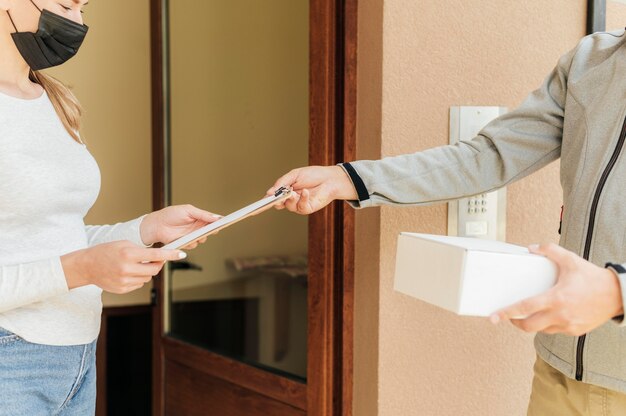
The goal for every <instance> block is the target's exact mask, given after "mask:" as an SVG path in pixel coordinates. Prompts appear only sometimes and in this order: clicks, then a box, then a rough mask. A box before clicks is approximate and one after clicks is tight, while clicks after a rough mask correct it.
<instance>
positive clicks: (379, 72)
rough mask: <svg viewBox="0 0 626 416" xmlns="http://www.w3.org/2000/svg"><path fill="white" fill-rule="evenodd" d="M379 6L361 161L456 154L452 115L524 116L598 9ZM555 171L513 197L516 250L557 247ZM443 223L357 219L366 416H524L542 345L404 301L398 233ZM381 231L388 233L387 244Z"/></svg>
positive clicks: (358, 379) (425, 0)
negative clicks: (493, 111) (496, 111)
mask: <svg viewBox="0 0 626 416" xmlns="http://www.w3.org/2000/svg"><path fill="white" fill-rule="evenodd" d="M381 3H382V1H373V0H372V1H367V0H366V1H362V2H360V4H359V7H360V22H359V23H360V28H359V36H360V43H359V71H360V72H359V78H358V82H359V94H360V97H359V109H358V111H359V124H358V148H359V152H360V154H359V157H378V156H388V155H395V154H400V153H407V152H414V151H419V150H422V149H426V148H430V147H434V146H438V145H444V144H446V143H447V140H448V120H449V118H448V117H449V116H448V114H449V113H448V112H449V107H450V106H454V105H498V106H507V107H509V108H514V107H516V106H517V105H518V104H519V103H520V102H521V101H522V99H523V98H524V97H525V96H526V95H527V94H528V93H529V92H530V91H531V90H532V89H534V88H536V87H538V86H539V85H540V84H541V82H542V81H543V79H544V77H545V76H546V75H547V74H548V72H549V71H550V70H551V69H552V68H553V66H554V65H555V64H556V62H557V60H558V58H559V56H560V55H561V54H563V53H565V52H566V51H567V50H569V49H570V48H572V47H574V46H575V45H576V42H577V41H578V39H579V38H580V37H582V36H583V35H584V30H585V18H586V3H587V2H586V1H584V0H576V1H573V0H552V1H545V0H528V1H523V2H521V1H517V0H440V1H436V2H435V1H429V0H393V1H386V2H384V6H381ZM381 26H382V33H383V34H384V36H383V37H382V48H381V47H380V40H379V38H380V36H381V30H379V27H381ZM380 91H382V93H381V92H380ZM378 94H382V107H380V104H379V103H378V102H376V96H377V95H378ZM378 129H380V139H379V138H378V137H377V136H378V134H379V131H378ZM558 169H559V167H558V164H556V163H555V164H552V165H550V166H549V167H547V168H546V169H543V170H542V171H541V172H538V173H537V174H535V175H532V176H531V177H529V178H527V179H524V180H522V181H521V182H519V183H516V184H514V185H512V186H510V187H509V189H508V191H509V193H508V206H507V209H508V223H507V240H508V241H510V242H513V243H518V244H529V243H534V242H550V241H557V240H558V234H557V229H558V219H559V212H560V207H561V188H560V185H559V179H558ZM446 213H447V207H446V205H437V206H432V207H425V208H403V209H400V208H390V207H385V208H382V209H372V210H369V212H359V213H358V215H357V230H358V233H360V236H364V235H366V234H369V235H370V237H371V240H364V239H363V238H358V239H357V277H356V297H357V299H356V318H355V319H356V323H355V332H356V339H355V404H354V410H355V411H354V414H355V415H357V416H369V415H381V416H387V415H389V416H392V415H393V416H397V415H403V416H409V415H419V416H428V415H436V416H444V415H463V416H473V415H476V416H479V415H480V416H484V415H489V416H499V415H502V416H515V415H523V414H525V409H526V404H527V400H528V395H529V392H530V389H529V387H530V381H531V375H532V372H531V367H532V363H533V360H534V351H533V347H532V336H530V335H528V334H524V333H521V332H520V331H518V330H516V329H514V328H513V327H511V326H510V325H508V324H504V325H500V326H497V327H494V326H492V325H491V324H490V323H488V322H487V321H486V320H485V319H478V318H460V317H457V316H455V315H453V314H451V313H448V312H445V311H443V310H440V309H437V308H435V307H432V306H429V305H427V304H425V303H422V302H419V301H417V300H415V299H412V298H410V297H408V296H404V295H400V294H398V293H395V292H394V291H393V288H392V285H393V272H394V252H395V246H396V236H397V234H398V232H400V231H419V232H426V233H436V234H445V233H446V218H447V217H446ZM372 224H373V225H374V226H376V225H377V224H379V225H380V236H379V237H378V238H377V236H376V233H375V232H372V231H373V230H374V228H372ZM378 256H379V257H380V263H379V267H377V265H376V264H375V263H374V264H372V259H373V258H374V259H375V258H377V257H378ZM365 265H366V266H365ZM372 267H373V268H374V269H375V270H376V272H373V271H372V270H371V268H372ZM377 274H378V275H379V276H377ZM378 277H379V280H376V279H377V278H378ZM364 311H369V312H364ZM372 314H375V316H373V317H372V316H371V315H372ZM372 334H375V336H374V337H373V336H372ZM373 343H374V344H375V345H372V344H373Z"/></svg>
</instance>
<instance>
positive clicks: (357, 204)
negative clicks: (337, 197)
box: [339, 163, 371, 208]
mask: <svg viewBox="0 0 626 416" xmlns="http://www.w3.org/2000/svg"><path fill="white" fill-rule="evenodd" d="M339 166H341V167H342V168H343V170H344V172H346V175H348V177H349V178H350V180H351V181H352V185H354V189H356V193H357V196H358V198H359V200H358V201H347V202H348V204H350V205H351V206H352V207H353V208H365V207H367V206H369V205H371V200H370V194H369V192H368V190H367V187H366V186H365V183H364V182H363V179H361V177H360V176H359V174H358V173H357V171H356V169H354V166H352V164H350V163H340V164H339Z"/></svg>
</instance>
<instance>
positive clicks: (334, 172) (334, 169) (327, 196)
mask: <svg viewBox="0 0 626 416" xmlns="http://www.w3.org/2000/svg"><path fill="white" fill-rule="evenodd" d="M281 186H290V187H292V188H293V194H292V196H291V197H290V198H289V199H287V200H286V201H284V202H283V203H281V204H278V205H277V206H276V208H278V209H283V208H287V209H288V210H289V211H292V212H296V213H298V214H302V215H308V214H312V213H314V212H316V211H319V210H320V209H322V208H324V207H325V206H326V205H328V204H330V203H331V202H333V201H334V200H336V199H340V200H356V199H358V196H357V193H356V190H355V189H354V185H353V184H352V181H351V180H350V177H348V175H347V174H346V172H345V171H344V170H343V168H341V167H340V166H310V167H306V168H300V169H295V170H292V171H291V172H289V173H288V174H286V175H284V176H283V177H281V178H280V179H278V180H277V181H276V183H275V184H274V186H273V187H272V188H270V189H269V190H268V191H267V194H268V195H273V194H274V193H275V192H276V190H277V189H278V188H280V187H281Z"/></svg>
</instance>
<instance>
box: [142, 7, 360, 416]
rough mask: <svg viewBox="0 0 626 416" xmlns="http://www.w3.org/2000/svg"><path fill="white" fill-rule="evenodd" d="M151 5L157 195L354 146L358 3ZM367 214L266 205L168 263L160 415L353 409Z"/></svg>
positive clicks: (235, 198) (159, 318)
mask: <svg viewBox="0 0 626 416" xmlns="http://www.w3.org/2000/svg"><path fill="white" fill-rule="evenodd" d="M151 5H152V7H151V14H152V16H151V19H152V24H151V31H152V74H153V79H152V94H153V196H154V199H153V204H154V209H160V208H162V207H163V206H166V205H171V204H179V203H192V204H194V205H196V206H199V207H201V208H204V209H208V210H213V211H215V212H218V213H220V214H227V213H229V212H231V211H234V210H236V209H238V208H240V207H241V206H243V205H245V204H247V203H250V202H253V201H255V200H256V199H258V198H260V197H261V196H263V193H264V191H265V189H267V188H268V187H269V186H270V185H272V182H273V180H274V179H275V178H277V177H278V176H280V175H281V174H283V173H285V172H287V171H288V170H289V169H291V168H295V167H298V166H302V165H306V164H323V165H329V164H334V163H337V162H340V161H343V160H350V159H353V158H354V153H355V150H354V126H355V125H356V123H355V110H356V109H355V102H356V97H355V95H356V86H355V85H354V84H355V83H356V76H355V75H356V74H355V73H356V1H353V2H352V1H339V0H336V1H332V0H311V1H301V0H299V1H293V0H269V1H268V0H264V1H258V2H255V1H253V2H251V1H249V0H246V1H244V0H237V1H229V2H221V1H214V0H211V1H207V0H169V1H167V0H152V3H151ZM353 221H354V220H353V213H352V211H351V209H349V208H347V207H346V206H345V205H342V204H333V205H332V206H330V207H328V208H327V209H325V210H323V211H321V212H319V213H317V214H315V215H313V216H311V217H309V218H304V217H298V216H295V215H293V214H289V213H285V212H271V213H266V214H263V215H262V216H259V217H258V218H252V219H250V220H247V221H246V222H243V223H241V224H238V225H237V226H235V227H233V228H232V229H229V230H226V231H224V232H223V233H220V234H218V235H217V236H214V237H211V238H210V240H209V241H208V242H207V243H205V244H204V245H203V246H201V248H198V249H196V250H193V251H191V252H189V257H188V259H187V261H185V262H178V263H173V264H171V265H170V266H169V267H167V268H166V269H164V271H163V272H162V274H161V275H160V276H159V278H158V279H156V280H155V288H154V294H153V297H154V300H155V308H154V312H153V313H154V315H153V333H154V347H153V356H154V365H153V398H154V399H153V414H155V415H163V414H166V415H169V414H171V415H196V414H197V415H206V414H215V415H256V414H258V415H270V416H271V415H304V414H308V415H350V414H351V391H352V384H351V383H352V381H351V369H352V364H351V360H352V348H351V340H352V316H351V315H352V278H353V272H352V271H353V258H352V253H353V238H354V237H353V236H354V230H353V224H354V222H353ZM172 266H173V267H172Z"/></svg>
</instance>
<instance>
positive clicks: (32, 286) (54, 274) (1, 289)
mask: <svg viewBox="0 0 626 416" xmlns="http://www.w3.org/2000/svg"><path fill="white" fill-rule="evenodd" d="M68 291H69V289H68V287H67V281H66V280H65V273H64V271H63V266H62V265H61V257H54V258H51V259H45V260H40V261H36V262H31V263H23V264H15V265H8V266H0V313H2V312H6V311H8V310H11V309H15V308H19V307H21V306H25V305H29V304H31V303H35V302H40V301H42V300H45V299H47V298H51V297H54V296H59V295H62V294H64V293H67V292H68Z"/></svg>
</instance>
